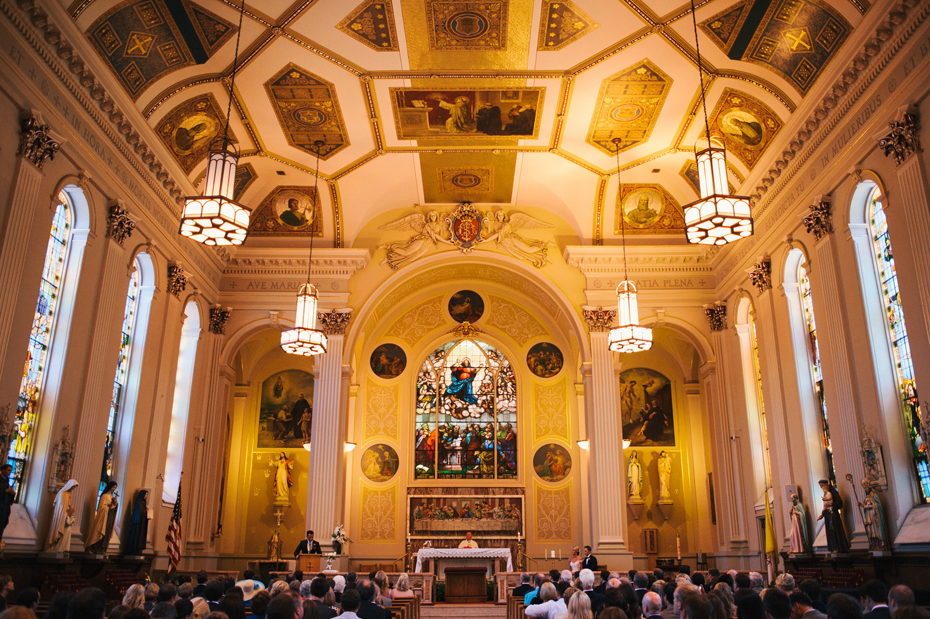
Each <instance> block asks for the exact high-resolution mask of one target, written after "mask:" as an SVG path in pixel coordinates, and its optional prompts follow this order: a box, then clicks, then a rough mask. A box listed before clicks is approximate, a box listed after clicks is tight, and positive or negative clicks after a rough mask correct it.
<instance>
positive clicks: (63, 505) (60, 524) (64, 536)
mask: <svg viewBox="0 0 930 619" xmlns="http://www.w3.org/2000/svg"><path fill="white" fill-rule="evenodd" d="M77 487H78V483H77V480H76V479H69V480H68V481H67V482H66V483H65V485H64V487H63V488H62V489H61V490H59V491H58V494H57V495H56V496H55V502H54V503H53V506H54V510H55V511H54V513H53V514H52V526H51V528H50V529H49V532H48V545H47V546H46V551H48V552H56V553H65V552H68V551H70V550H71V525H73V524H74V504H73V501H74V497H73V496H72V494H71V492H72V491H73V490H74V489H75V488H77Z"/></svg>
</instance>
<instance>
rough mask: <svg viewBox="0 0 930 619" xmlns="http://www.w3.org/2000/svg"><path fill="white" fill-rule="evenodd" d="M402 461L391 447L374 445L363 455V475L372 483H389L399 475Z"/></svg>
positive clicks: (381, 444) (380, 444)
mask: <svg viewBox="0 0 930 619" xmlns="http://www.w3.org/2000/svg"><path fill="white" fill-rule="evenodd" d="M399 462H400V459H399V458H398V457H397V452H396V451H395V450H394V448H393V447H391V446H390V445H385V444H383V443H379V444H377V445H372V446H371V447H369V448H368V449H366V450H365V453H363V454H362V473H364V474H365V477H367V478H368V479H370V480H371V481H388V480H389V479H391V478H392V477H394V475H395V474H396V473H397V465H398V463H399Z"/></svg>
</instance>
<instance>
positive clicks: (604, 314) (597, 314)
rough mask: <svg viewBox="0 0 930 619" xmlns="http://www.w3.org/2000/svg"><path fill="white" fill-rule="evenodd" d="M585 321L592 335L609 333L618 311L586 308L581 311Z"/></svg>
mask: <svg viewBox="0 0 930 619" xmlns="http://www.w3.org/2000/svg"><path fill="white" fill-rule="evenodd" d="M581 313H582V316H583V317H584V321H585V322H586V323H587V324H588V331H590V332H591V333H607V332H608V331H610V325H611V324H612V323H613V321H614V317H615V316H616V315H617V310H612V309H606V310H605V309H604V308H603V307H600V306H598V307H596V308H595V307H585V308H582V310H581Z"/></svg>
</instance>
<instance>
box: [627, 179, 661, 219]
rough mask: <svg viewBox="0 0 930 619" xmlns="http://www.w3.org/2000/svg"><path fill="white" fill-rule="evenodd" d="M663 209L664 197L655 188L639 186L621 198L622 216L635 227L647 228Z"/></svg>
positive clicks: (659, 215)
mask: <svg viewBox="0 0 930 619" xmlns="http://www.w3.org/2000/svg"><path fill="white" fill-rule="evenodd" d="M664 210H665V197H664V196H663V195H662V193H661V192H659V191H658V190H657V189H653V188H652V187H641V188H639V189H634V190H633V191H631V192H630V193H628V194H627V195H626V196H625V197H624V198H623V218H624V219H625V220H626V222H627V223H628V224H630V225H632V226H635V227H637V228H648V227H649V226H652V225H654V224H655V223H656V221H658V220H659V217H661V216H662V212H663V211H664Z"/></svg>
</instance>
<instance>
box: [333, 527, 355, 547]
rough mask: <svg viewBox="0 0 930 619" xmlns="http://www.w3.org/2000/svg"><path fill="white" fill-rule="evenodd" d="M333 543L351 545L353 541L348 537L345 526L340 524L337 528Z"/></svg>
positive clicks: (334, 532)
mask: <svg viewBox="0 0 930 619" xmlns="http://www.w3.org/2000/svg"><path fill="white" fill-rule="evenodd" d="M333 541H334V542H339V543H340V544H351V543H352V540H350V539H349V536H348V535H346V528H345V525H342V524H340V525H339V526H337V527H336V530H335V531H333Z"/></svg>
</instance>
